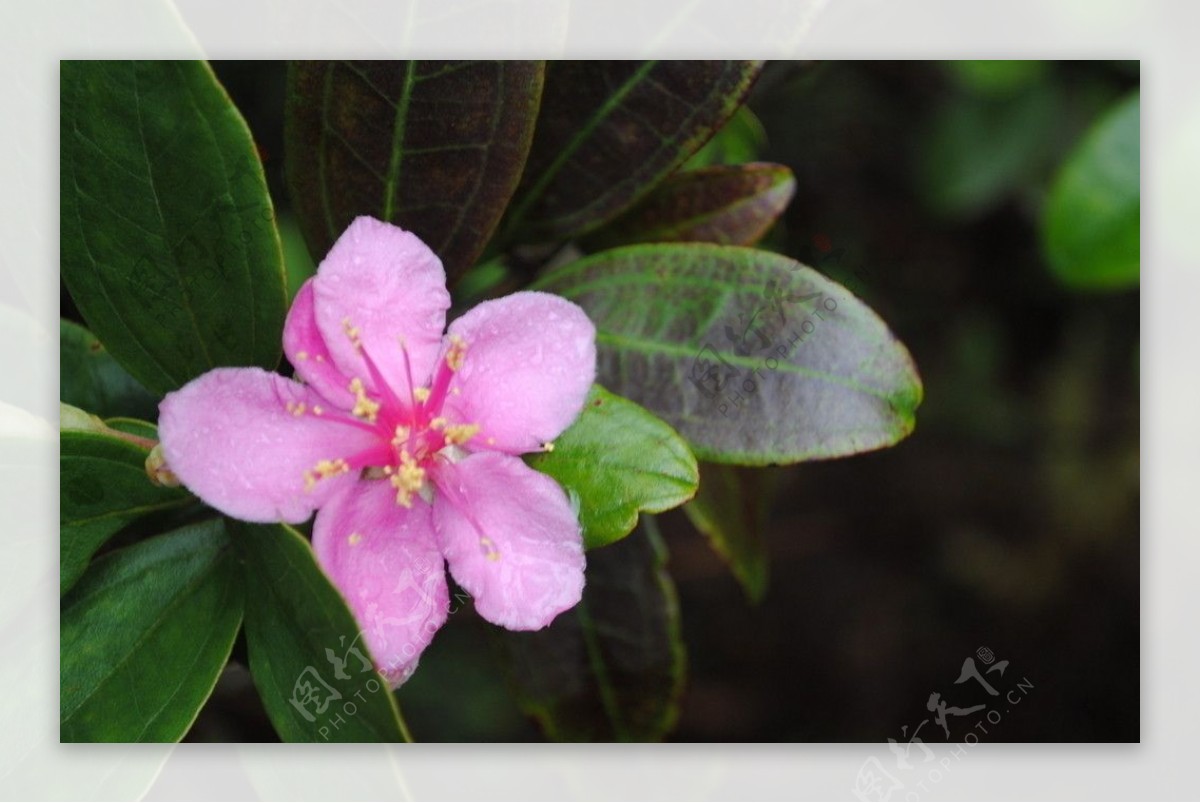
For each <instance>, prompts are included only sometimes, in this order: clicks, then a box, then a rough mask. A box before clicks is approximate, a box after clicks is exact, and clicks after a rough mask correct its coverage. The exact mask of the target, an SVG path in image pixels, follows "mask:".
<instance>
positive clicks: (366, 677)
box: [228, 520, 412, 742]
mask: <svg viewBox="0 0 1200 803" xmlns="http://www.w3.org/2000/svg"><path fill="white" fill-rule="evenodd" d="M228 526H229V528H230V534H231V536H232V538H233V541H234V543H236V544H237V545H238V549H239V552H240V554H241V556H242V562H243V564H244V567H245V572H246V588H247V606H246V645H247V647H248V648H249V653H250V673H251V674H252V675H253V677H254V685H255V686H257V687H258V693H259V694H260V695H261V696H262V701H263V705H264V706H266V709H267V715H268V716H269V717H270V718H271V723H272V724H273V725H274V726H275V730H276V731H277V732H278V733H279V735H280V737H281V738H282V739H283V740H284V741H286V742H326V741H328V742H398V741H406V742H407V741H412V739H411V738H410V737H409V734H408V729H407V728H406V727H405V725H404V720H403V719H401V717H400V709H399V708H398V707H397V706H396V701H395V698H393V697H392V693H391V691H390V690H389V688H388V685H387V682H386V681H385V680H384V679H383V678H381V677H380V676H379V673H377V672H376V671H375V670H374V669H373V668H371V666H370V664H369V663H367V665H366V667H365V668H364V661H367V662H369V660H370V659H369V657H368V651H367V646H366V644H365V643H363V641H362V634H361V633H360V632H359V628H358V625H357V624H356V623H355V621H354V616H353V615H352V614H351V613H350V609H349V608H347V607H346V603H345V601H344V600H343V599H342V597H341V595H340V594H338V592H337V589H335V588H334V587H333V586H332V585H330V583H329V580H328V579H326V577H325V575H324V573H323V572H322V571H321V569H320V567H318V566H317V562H316V558H315V557H314V555H313V551H312V547H311V546H309V544H308V542H307V541H305V540H304V538H303V537H302V536H301V535H300V534H299V533H297V532H296V531H295V530H293V529H292V528H291V527H288V526H286V525H280V524H272V525H256V524H246V523H243V522H237V521H233V520H229V522H228Z"/></svg>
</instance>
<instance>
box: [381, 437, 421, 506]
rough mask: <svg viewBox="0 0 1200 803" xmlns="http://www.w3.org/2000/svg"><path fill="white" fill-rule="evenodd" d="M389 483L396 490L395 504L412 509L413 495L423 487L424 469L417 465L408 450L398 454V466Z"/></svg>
mask: <svg viewBox="0 0 1200 803" xmlns="http://www.w3.org/2000/svg"><path fill="white" fill-rule="evenodd" d="M389 481H390V482H391V483H392V487H393V488H395V489H396V504H397V505H402V506H404V507H412V498H413V493H415V492H419V491H420V490H421V488H422V487H423V486H424V485H425V469H423V468H421V467H420V466H419V465H417V461H416V460H414V459H413V456H412V455H410V454H409V453H408V450H404V451H402V452H400V466H399V467H398V468H397V469H396V471H395V473H394V474H392V475H391V478H390V480H389Z"/></svg>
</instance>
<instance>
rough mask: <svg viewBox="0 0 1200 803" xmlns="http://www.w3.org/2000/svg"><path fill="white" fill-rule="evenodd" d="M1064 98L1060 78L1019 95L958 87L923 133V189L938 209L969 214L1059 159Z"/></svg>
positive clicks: (1034, 179)
mask: <svg viewBox="0 0 1200 803" xmlns="http://www.w3.org/2000/svg"><path fill="white" fill-rule="evenodd" d="M1064 105H1065V99H1064V98H1063V93H1062V91H1061V90H1060V89H1059V86H1058V85H1057V84H1056V83H1053V82H1049V81H1046V82H1039V83H1036V84H1034V85H1032V86H1031V87H1029V88H1027V89H1024V90H1022V91H1019V92H1017V93H1016V94H1012V95H1001V96H995V95H978V94H966V93H959V94H953V95H951V96H950V97H949V98H947V100H946V101H945V102H944V103H943V104H942V105H941V106H940V107H939V108H938V109H937V110H936V111H935V112H934V113H933V115H932V116H931V118H930V119H929V121H928V123H927V125H926V127H925V130H924V132H923V134H922V136H921V138H920V140H919V143H920V145H921V150H920V152H919V154H918V159H917V162H916V167H917V170H918V174H919V175H918V189H919V190H920V191H921V193H922V194H923V195H924V198H925V202H926V203H927V204H928V205H929V206H930V207H931V208H932V209H933V211H934V212H936V213H937V214H939V215H943V216H946V217H949V218H960V219H961V218H970V217H972V216H978V215H981V214H983V213H984V212H986V211H988V210H989V209H992V208H994V207H995V206H996V205H997V204H999V203H1000V202H1001V201H1003V200H1004V199H1005V198H1007V197H1009V196H1011V195H1012V194H1013V193H1015V192H1016V191H1018V190H1019V189H1021V188H1022V186H1026V185H1034V184H1040V183H1041V180H1042V176H1043V175H1045V173H1046V172H1047V171H1048V170H1049V168H1050V166H1051V165H1052V163H1053V159H1054V145H1055V133H1056V132H1057V131H1058V130H1059V128H1060V127H1061V125H1062V122H1063V119H1064Z"/></svg>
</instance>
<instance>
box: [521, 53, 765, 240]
mask: <svg viewBox="0 0 1200 803" xmlns="http://www.w3.org/2000/svg"><path fill="white" fill-rule="evenodd" d="M761 68H762V65H761V63H759V62H753V61H555V62H550V63H549V64H548V65H547V66H546V88H545V92H544V93H543V96H542V107H541V111H540V112H539V113H538V121H537V130H536V132H535V133H534V137H533V147H532V149H531V150H530V152H529V162H528V164H527V165H526V168H525V175H524V176H523V177H522V179H521V186H520V187H519V188H518V189H517V194H516V196H515V197H514V199H513V203H512V207H511V209H510V211H509V213H508V219H507V221H506V222H505V224H504V227H503V239H504V240H505V241H507V242H512V241H514V240H522V241H531V240H552V239H556V238H562V237H567V236H569V235H573V234H580V233H583V232H586V231H589V230H591V229H594V228H596V227H597V226H599V225H601V224H603V223H605V222H607V221H609V220H611V219H613V218H614V217H616V216H617V215H618V214H620V213H621V212H623V211H624V210H625V209H628V208H629V207H630V206H631V205H632V204H633V203H635V202H636V201H637V200H638V199H639V198H641V197H642V196H643V195H645V194H646V193H647V192H649V191H650V190H651V189H652V188H653V187H654V185H656V184H657V183H658V182H659V181H661V180H662V179H663V178H665V177H666V176H667V175H668V174H670V173H671V172H672V171H674V170H675V169H676V168H677V167H679V166H680V165H681V164H683V162H684V161H685V160H686V159H687V158H688V157H689V156H691V155H692V154H693V153H695V152H696V150H697V149H699V148H700V146H701V145H703V144H704V143H705V142H706V141H707V140H708V139H709V137H711V136H712V134H713V132H714V131H716V130H717V129H718V128H720V127H721V125H722V124H723V123H724V122H725V121H726V120H727V119H728V118H729V117H730V115H732V114H733V112H734V111H735V110H736V109H737V108H738V106H740V105H741V103H742V100H743V98H744V97H745V96H746V93H747V92H748V91H749V89H750V85H751V84H752V83H753V82H754V79H755V78H756V77H757V76H758V73H759V70H760V69H761Z"/></svg>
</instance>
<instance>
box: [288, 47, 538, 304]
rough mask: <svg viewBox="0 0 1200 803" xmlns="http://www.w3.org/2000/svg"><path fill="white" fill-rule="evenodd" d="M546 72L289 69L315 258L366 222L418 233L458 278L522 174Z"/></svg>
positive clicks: (295, 180) (532, 68)
mask: <svg viewBox="0 0 1200 803" xmlns="http://www.w3.org/2000/svg"><path fill="white" fill-rule="evenodd" d="M542 74H543V66H542V62H539V61H458V62H442V61H408V62H395V61H379V62H328V61H322V62H295V63H294V64H293V65H292V68H291V71H290V73H289V77H288V107H287V131H286V145H287V148H286V151H287V152H286V159H287V174H288V181H289V184H290V185H291V190H292V199H293V202H294V203H295V204H296V209H297V214H298V216H299V218H300V222H301V228H302V229H303V231H304V234H305V238H306V239H307V241H308V245H309V249H310V250H311V251H312V253H313V255H314V257H316V258H317V259H320V258H323V257H324V256H325V253H326V252H327V251H328V250H329V247H330V246H331V245H333V242H334V240H336V239H337V237H338V235H340V234H341V233H342V231H343V230H344V229H345V228H346V226H348V225H349V224H350V222H351V221H352V220H353V219H354V218H355V217H357V216H358V215H371V216H373V217H376V218H378V219H380V220H387V221H389V222H393V223H396V224H398V225H400V226H402V227H403V228H405V229H408V230H410V231H412V232H414V233H415V234H416V235H418V236H419V237H420V238H421V239H422V240H424V241H425V243H426V244H427V245H428V246H429V247H430V248H432V249H433V251H434V252H435V253H436V254H437V255H438V256H439V257H441V260H442V263H443V264H444V265H445V267H446V273H447V275H448V277H449V278H450V280H451V281H453V280H455V279H457V278H458V277H459V276H460V275H461V274H462V273H463V271H465V270H466V269H467V268H469V267H470V266H471V265H472V264H473V263H474V262H475V259H476V258H477V257H478V256H479V254H480V252H481V251H482V250H483V247H484V245H485V244H486V243H487V241H488V239H489V238H490V237H491V235H492V232H493V230H494V229H495V228H496V224H497V223H499V221H500V216H501V214H503V212H504V209H505V207H506V206H507V205H508V201H509V199H510V198H511V197H512V194H513V191H514V190H515V189H516V186H517V181H518V180H519V179H520V177H521V170H522V168H524V166H525V157H526V155H527V154H528V153H529V144H530V141H531V139H532V137H533V124H534V121H535V119H536V117H537V109H538V101H539V100H540V98H541V94H542Z"/></svg>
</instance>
